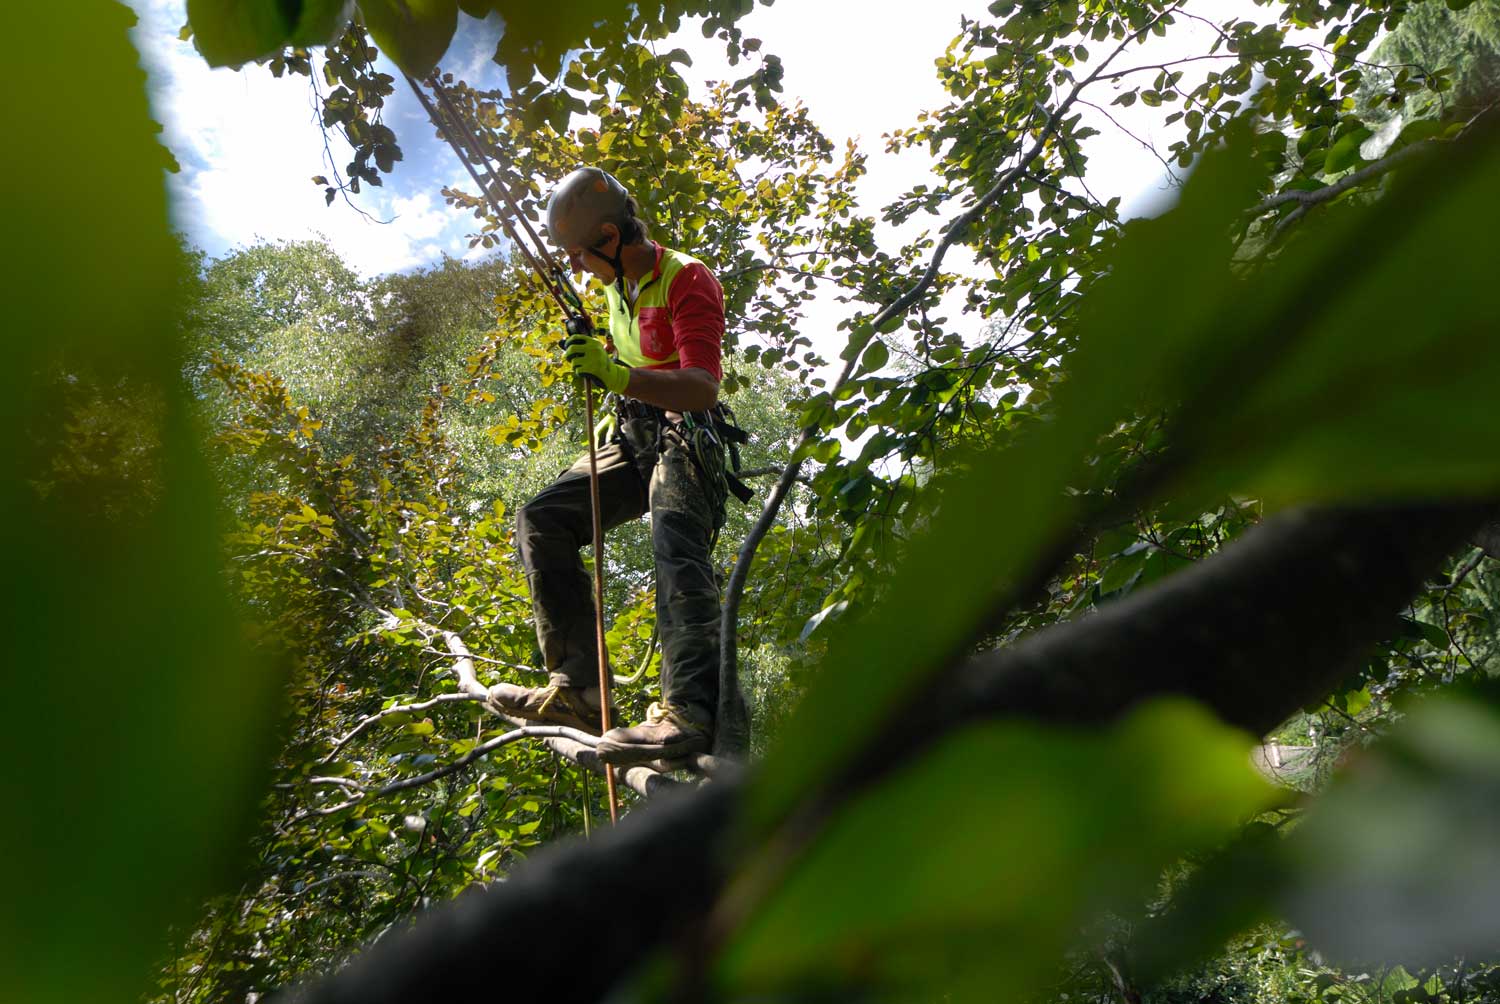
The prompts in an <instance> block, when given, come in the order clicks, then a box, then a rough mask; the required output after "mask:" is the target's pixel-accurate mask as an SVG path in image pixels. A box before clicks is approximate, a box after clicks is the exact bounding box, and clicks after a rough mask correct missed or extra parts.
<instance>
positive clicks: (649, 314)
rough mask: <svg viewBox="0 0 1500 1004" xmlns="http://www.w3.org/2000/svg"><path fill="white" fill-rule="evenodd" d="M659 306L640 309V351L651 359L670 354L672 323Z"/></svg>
mask: <svg viewBox="0 0 1500 1004" xmlns="http://www.w3.org/2000/svg"><path fill="white" fill-rule="evenodd" d="M665 314H666V311H664V310H662V308H660V307H643V308H642V309H641V351H642V352H643V353H645V354H646V355H648V356H650V357H651V358H653V359H665V358H666V357H667V356H669V355H671V354H672V324H671V322H670V321H669V320H668V319H667V318H666V316H665Z"/></svg>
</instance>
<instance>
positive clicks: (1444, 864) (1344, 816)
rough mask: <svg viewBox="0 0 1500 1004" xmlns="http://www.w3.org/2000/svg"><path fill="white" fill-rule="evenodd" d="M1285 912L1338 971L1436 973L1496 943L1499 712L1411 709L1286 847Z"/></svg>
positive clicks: (1448, 706)
mask: <svg viewBox="0 0 1500 1004" xmlns="http://www.w3.org/2000/svg"><path fill="white" fill-rule="evenodd" d="M1286 851H1287V853H1288V854H1289V856H1290V859H1291V863H1292V865H1293V867H1294V868H1295V873H1294V881H1293V882H1292V884H1291V885H1290V886H1289V887H1288V891H1287V898H1286V906H1287V912H1288V914H1289V917H1290V919H1291V920H1292V921H1293V922H1294V923H1295V924H1297V925H1298V926H1299V927H1300V928H1301V929H1302V930H1303V931H1304V932H1305V933H1306V934H1307V937H1308V939H1309V940H1310V941H1311V942H1312V943H1313V944H1314V945H1315V946H1317V948H1318V949H1319V950H1320V951H1322V952H1324V953H1325V954H1326V955H1328V956H1329V957H1330V958H1332V959H1334V960H1336V961H1338V962H1339V963H1341V964H1354V965H1358V964H1367V963H1391V962H1400V963H1404V964H1406V965H1408V966H1409V967H1413V968H1415V967H1420V966H1423V965H1436V964H1441V963H1445V962H1449V961H1451V960H1452V959H1454V958H1455V957H1466V958H1480V959H1482V958H1488V957H1489V953H1492V952H1493V951H1494V950H1495V946H1496V945H1497V944H1500V713H1497V712H1496V710H1495V708H1494V707H1493V706H1492V705H1488V704H1485V703H1481V702H1479V701H1473V700H1453V699H1446V700H1434V701H1431V702H1429V703H1426V704H1423V705H1421V706H1419V707H1417V708H1416V709H1414V710H1413V711H1412V713H1411V715H1410V716H1409V717H1408V718H1407V719H1406V720H1405V721H1403V722H1401V723H1400V724H1399V725H1398V726H1397V727H1396V728H1395V729H1394V730H1393V731H1392V734H1391V735H1390V736H1389V737H1388V738H1387V739H1386V740H1385V741H1384V742H1382V743H1381V744H1380V745H1379V746H1378V747H1375V748H1372V749H1370V750H1367V751H1364V752H1362V753H1360V754H1357V755H1356V756H1355V757H1354V758H1353V759H1352V760H1351V762H1350V763H1349V764H1348V766H1347V767H1346V768H1345V770H1344V772H1343V774H1342V776H1341V777H1340V778H1339V780H1338V781H1337V782H1336V783H1335V784H1334V785H1333V786H1332V787H1331V788H1330V789H1329V790H1328V791H1327V792H1326V793H1325V794H1324V795H1323V796H1322V797H1321V798H1320V799H1319V800H1318V801H1317V802H1316V803H1315V804H1314V806H1313V807H1312V808H1311V809H1310V810H1309V812H1308V816H1307V819H1306V820H1305V822H1303V823H1302V825H1301V826H1299V827H1298V828H1297V830H1296V831H1295V832H1294V833H1293V834H1292V835H1291V836H1290V837H1289V838H1288V839H1287V846H1286Z"/></svg>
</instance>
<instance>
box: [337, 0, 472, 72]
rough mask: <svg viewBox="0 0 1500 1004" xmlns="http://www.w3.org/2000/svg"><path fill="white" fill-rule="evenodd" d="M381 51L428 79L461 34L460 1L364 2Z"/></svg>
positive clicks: (367, 20) (362, 6)
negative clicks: (459, 28) (454, 34)
mask: <svg viewBox="0 0 1500 1004" xmlns="http://www.w3.org/2000/svg"><path fill="white" fill-rule="evenodd" d="M359 9H360V13H362V14H363V15H364V21H365V27H366V28H368V29H369V30H370V37H371V38H373V39H374V40H375V44H376V45H378V46H379V47H380V51H381V52H383V53H385V54H386V55H387V56H389V57H390V59H391V62H393V63H395V64H396V65H397V66H399V67H401V69H402V70H404V71H405V72H407V73H409V74H411V75H412V76H413V77H418V78H420V77H425V76H427V74H429V73H431V72H432V68H433V67H435V66H436V65H437V63H438V60H440V59H442V58H443V54H444V53H445V52H447V51H448V43H449V42H451V41H452V40H453V33H454V32H455V31H457V30H458V0H360V3H359Z"/></svg>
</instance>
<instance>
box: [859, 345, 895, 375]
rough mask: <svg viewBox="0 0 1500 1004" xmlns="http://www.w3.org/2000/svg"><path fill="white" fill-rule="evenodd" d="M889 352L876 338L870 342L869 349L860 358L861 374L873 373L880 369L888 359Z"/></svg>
mask: <svg viewBox="0 0 1500 1004" xmlns="http://www.w3.org/2000/svg"><path fill="white" fill-rule="evenodd" d="M890 355H891V354H890V351H889V350H888V349H887V348H886V347H885V343H884V342H882V341H881V340H880V339H878V338H876V339H874V340H872V341H871V342H870V347H869V348H867V349H865V354H864V355H863V356H861V357H860V360H859V371H860V372H861V373H873V372H874V371H875V370H878V369H880V367H882V366H884V365H885V364H886V362H887V361H888V360H889V359H890Z"/></svg>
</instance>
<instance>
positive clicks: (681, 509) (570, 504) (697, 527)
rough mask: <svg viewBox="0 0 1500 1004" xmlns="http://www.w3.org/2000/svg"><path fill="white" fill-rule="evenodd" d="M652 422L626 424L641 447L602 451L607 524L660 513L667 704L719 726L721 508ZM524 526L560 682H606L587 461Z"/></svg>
mask: <svg viewBox="0 0 1500 1004" xmlns="http://www.w3.org/2000/svg"><path fill="white" fill-rule="evenodd" d="M643 424H644V423H641V422H634V421H633V422H629V423H625V428H624V430H623V431H624V433H625V435H626V437H627V438H628V439H629V440H630V441H631V442H632V443H633V444H635V445H633V446H632V447H628V448H627V446H626V445H625V444H623V443H620V442H614V443H610V444H609V445H608V446H605V447H602V448H600V450H599V451H598V470H599V509H600V520H601V522H602V524H603V526H604V529H605V531H606V532H607V531H609V530H611V529H613V528H614V527H617V526H620V525H621V524H622V523H625V522H626V521H628V520H632V519H636V518H637V517H639V516H641V515H642V514H644V513H647V512H649V513H650V514H651V545H652V550H653V552H654V554H655V558H656V618H657V626H658V629H659V632H660V638H661V647H662V665H661V687H662V700H663V701H664V702H665V703H667V704H669V705H671V706H672V707H673V708H674V709H676V710H677V711H678V712H679V713H681V714H683V715H685V716H686V717H688V718H689V719H691V720H693V721H695V722H697V723H698V724H700V725H703V726H704V727H706V728H711V727H712V725H713V721H714V715H715V712H716V710H717V707H718V699H719V697H718V695H719V590H718V584H717V582H716V580H715V578H714V572H713V565H712V563H711V561H710V557H709V549H710V545H711V542H712V539H713V532H714V526H713V515H712V512H713V510H712V506H711V504H710V501H709V498H708V496H707V494H706V492H705V489H704V485H703V478H702V476H701V475H700V473H699V471H698V468H697V466H696V465H695V464H694V463H693V459H692V455H691V454H690V453H689V452H688V449H687V447H686V445H685V444H684V443H683V442H682V441H681V440H679V439H678V438H676V436H675V435H673V434H671V433H670V432H669V433H667V434H665V435H663V436H661V437H660V444H659V448H658V444H657V442H656V439H657V437H656V436H655V429H654V423H650V426H651V427H648V428H642V427H641V426H642V425H643ZM516 529H517V546H518V548H519V550H520V554H521V562H522V564H523V565H524V566H525V569H526V578H527V581H528V583H529V584H530V586H531V603H532V609H533V611H534V613H535V615H536V634H537V642H538V644H539V645H540V646H541V650H542V658H543V661H544V664H545V665H546V667H547V670H548V671H549V672H550V673H551V678H552V682H553V683H555V684H561V685H564V686H570V687H593V686H597V685H598V682H599V663H598V657H597V655H596V654H595V652H596V646H595V637H594V597H593V586H592V583H591V580H590V579H589V576H588V574H587V572H585V571H584V566H583V559H582V557H581V556H580V555H579V553H578V551H579V548H581V547H583V546H584V545H585V544H590V543H592V542H593V525H592V514H591V511H590V505H589V461H588V457H587V456H584V457H582V458H581V459H580V460H578V462H577V463H575V464H574V465H573V466H572V467H570V468H568V469H567V470H566V471H564V472H563V473H562V474H561V475H559V476H558V478H557V480H556V481H554V482H552V484H550V485H548V486H547V487H546V488H544V489H542V491H541V492H540V493H538V494H537V496H536V498H534V499H532V500H531V501H530V502H528V503H526V505H524V506H522V507H521V512H520V514H519V515H518V517H517V520H516Z"/></svg>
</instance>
